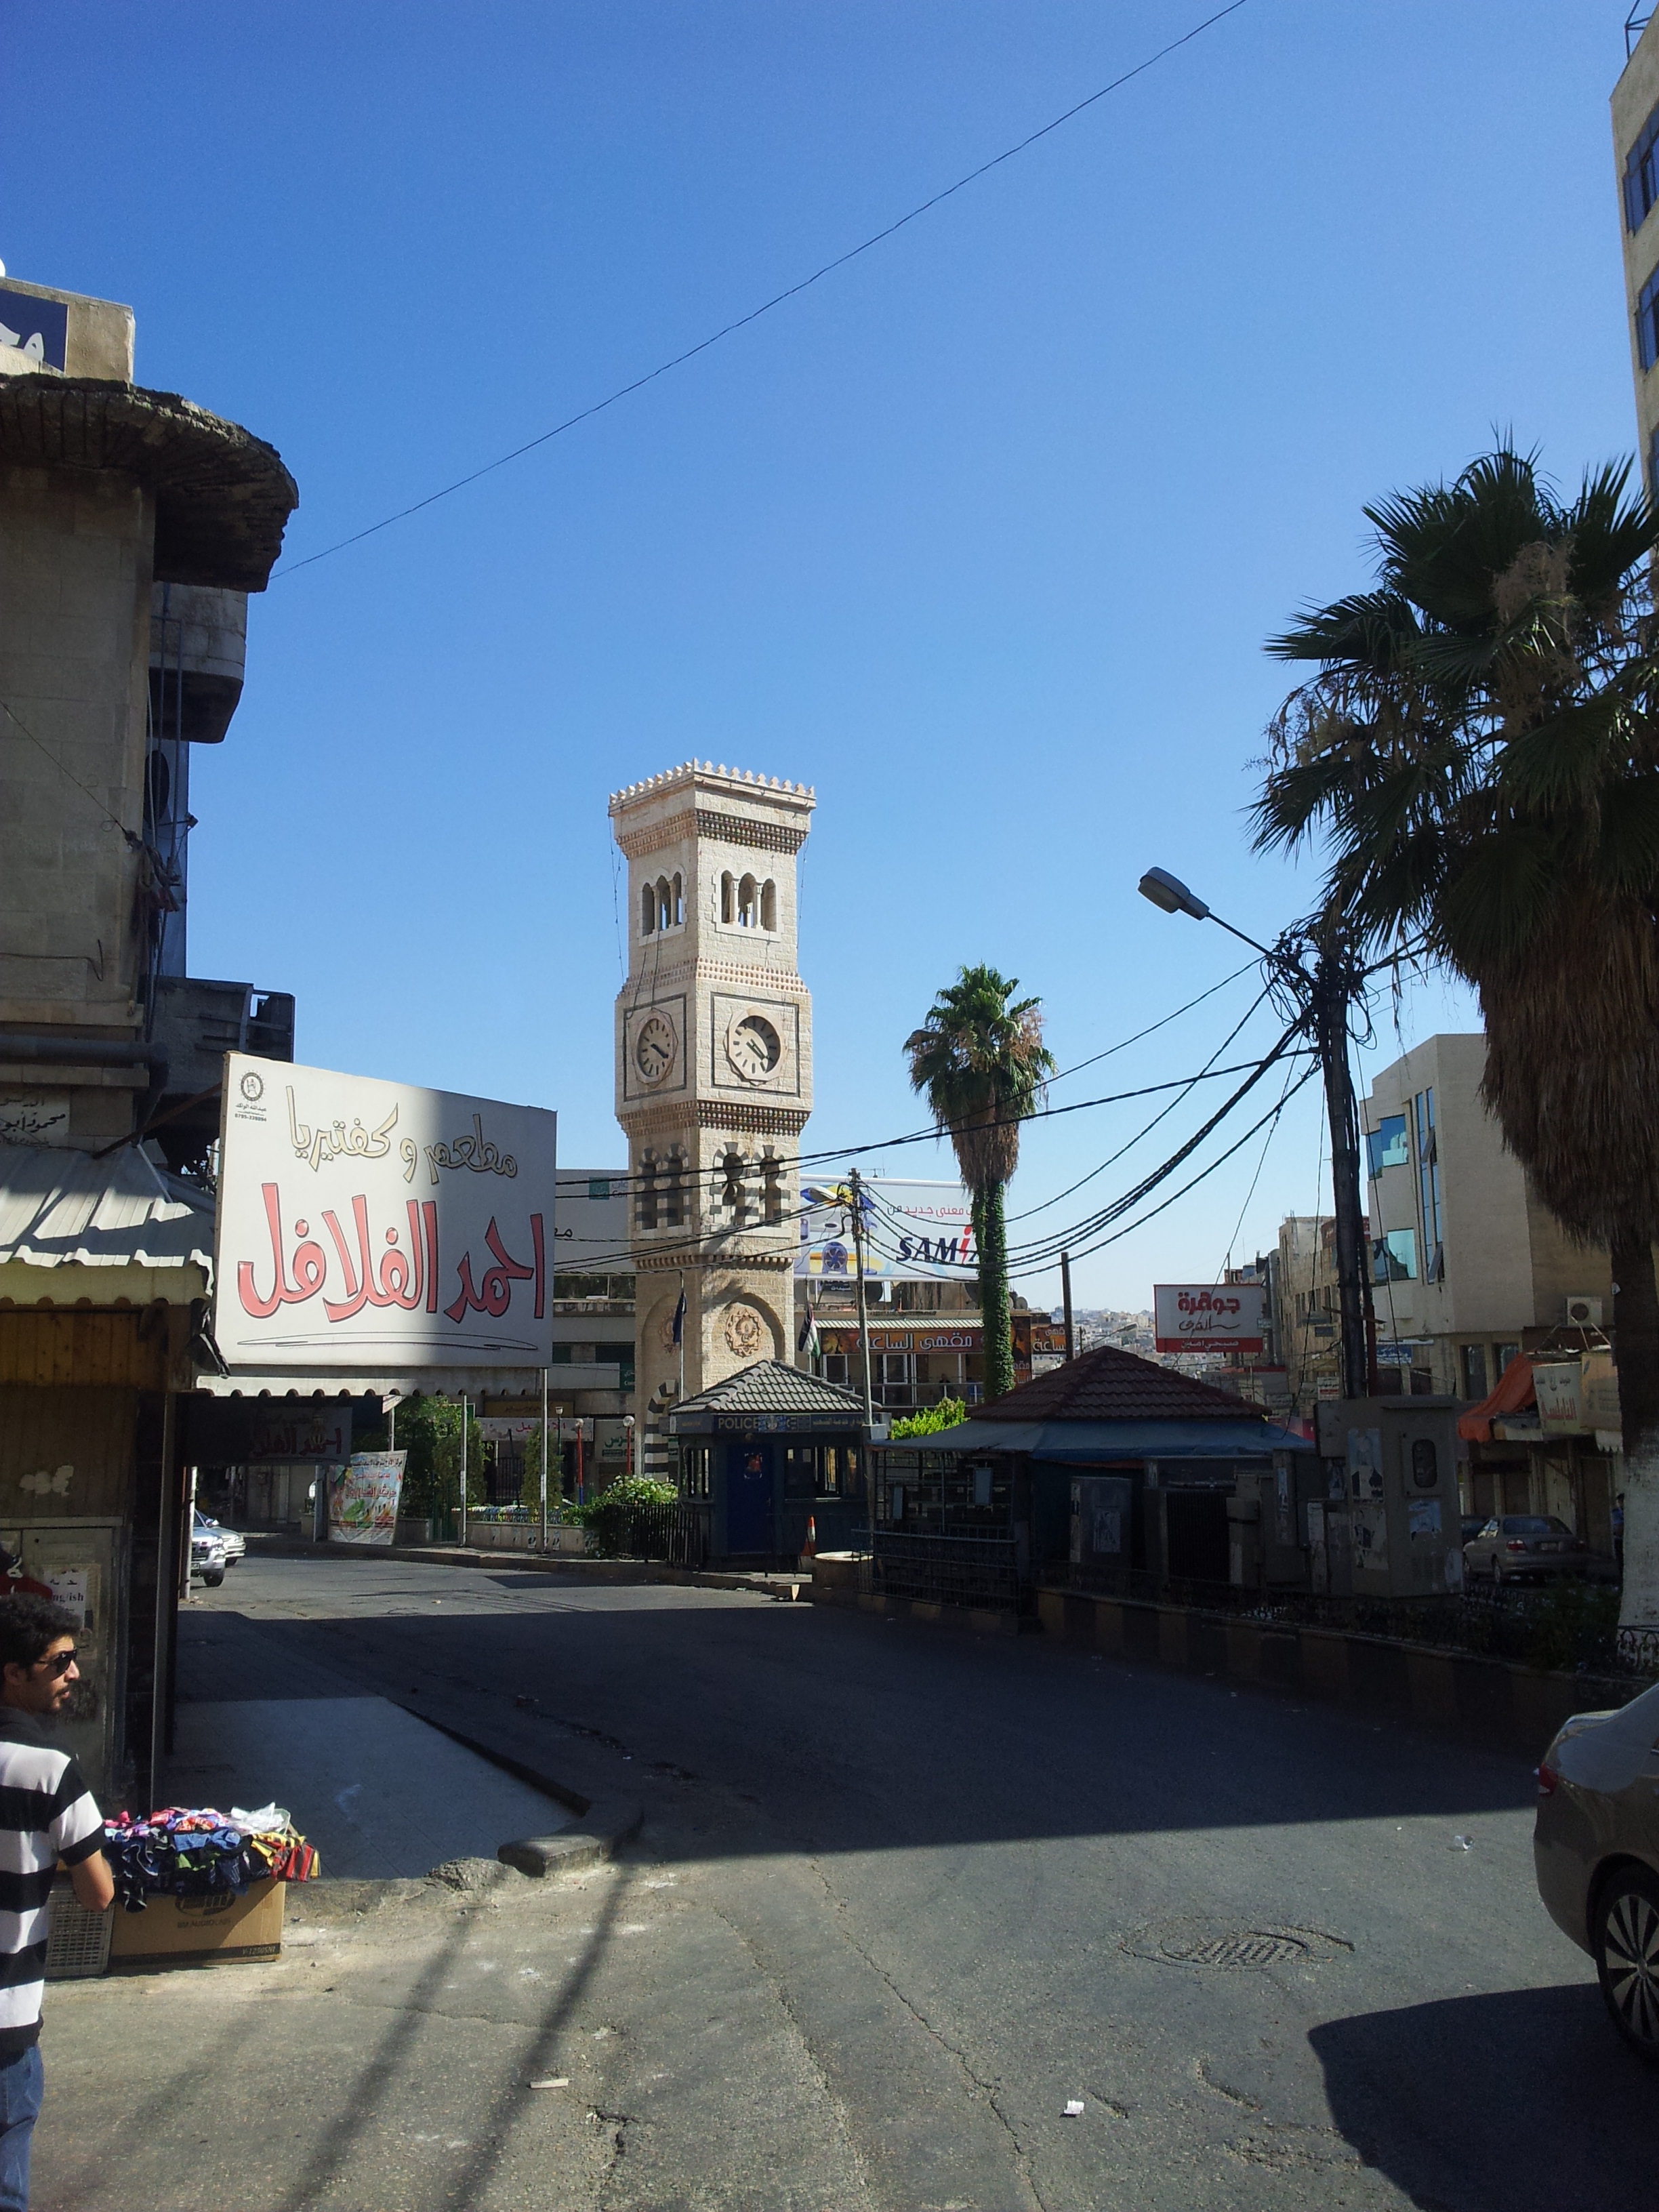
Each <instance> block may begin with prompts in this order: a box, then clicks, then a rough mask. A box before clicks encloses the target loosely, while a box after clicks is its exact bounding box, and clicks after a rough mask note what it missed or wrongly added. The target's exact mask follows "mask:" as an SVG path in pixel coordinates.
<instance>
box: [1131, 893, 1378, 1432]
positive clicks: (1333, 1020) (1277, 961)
mask: <svg viewBox="0 0 1659 2212" xmlns="http://www.w3.org/2000/svg"><path fill="white" fill-rule="evenodd" d="M1139 890H1140V895H1141V896H1142V897H1143V898H1146V899H1150V900H1151V901H1152V904H1153V905H1154V906H1155V907H1158V908H1160V909H1161V910H1162V911H1163V912H1164V913H1165V914H1184V915H1190V916H1191V917H1192V919H1193V920H1194V921H1212V922H1214V923H1215V924H1216V925H1217V926H1218V927H1219V928H1222V929H1225V931H1226V932H1227V933H1228V934H1229V935H1230V936H1232V937H1237V939H1239V940H1240V941H1241V942H1242V943H1243V944H1245V945H1249V947H1250V948H1251V950H1252V951H1255V952H1259V953H1261V956H1262V957H1263V959H1264V960H1266V961H1267V963H1268V964H1269V966H1270V967H1271V969H1273V974H1274V975H1275V976H1276V977H1277V978H1278V979H1279V981H1281V982H1283V983H1285V985H1287V986H1288V987H1289V988H1290V989H1291V991H1292V992H1293V993H1294V994H1295V995H1296V997H1297V1000H1299V1002H1300V1004H1301V1006H1302V1009H1303V1013H1302V1021H1303V1024H1304V1027H1305V1028H1307V1029H1308V1030H1310V1031H1311V1033H1312V1036H1313V1040H1314V1043H1315V1047H1316V1049H1317V1051H1318V1054H1319V1060H1320V1066H1321V1070H1322V1073H1323V1075H1324V1079H1325V1113H1326V1118H1327V1119H1328V1121H1329V1124H1330V1132H1331V1195H1332V1200H1333V1202H1334V1208H1335V1215H1336V1279H1337V1291H1338V1295H1339V1298H1340V1306H1341V1321H1342V1343H1341V1372H1342V1395H1343V1396H1344V1397H1345V1398H1367V1397H1370V1396H1373V1395H1375V1392H1376V1317H1375V1316H1374V1314H1373V1311H1372V1308H1371V1284H1370V1269H1369V1268H1368V1267H1367V1266H1366V1264H1365V1258H1366V1248H1367V1242H1368V1240H1367V1236H1366V1231H1365V1216H1364V1209H1363V1207H1362V1206H1361V1205H1360V1200H1359V1110H1358V1105H1357V1103H1356V1102H1355V1099H1354V1094H1353V1081H1352V1075H1351V1073H1350V1071H1349V1067H1348V1007H1349V1005H1350V1002H1351V1001H1352V999H1353V997H1354V995H1355V994H1356V991H1357V989H1358V986H1359V984H1360V982H1361V981H1362V980H1363V978H1362V974H1361V971H1360V970H1359V969H1357V968H1356V966H1355V964H1354V962H1353V959H1352V956H1351V955H1350V954H1349V953H1348V952H1347V951H1346V948H1344V947H1343V946H1342V945H1340V943H1339V941H1338V940H1337V938H1336V936H1335V933H1334V932H1328V933H1327V934H1326V935H1325V936H1324V937H1323V938H1312V939H1307V938H1302V939H1295V938H1291V937H1289V936H1286V937H1284V938H1281V939H1279V944H1278V945H1276V946H1274V947H1273V948H1271V949H1270V948H1269V947H1268V946H1267V945H1259V944H1257V942H1256V940H1255V938H1253V937H1246V936H1245V934H1244V932H1243V930H1242V929H1235V928H1234V927H1233V925H1232V924H1231V922H1230V921H1223V920H1222V918H1221V916H1220V915H1218V914H1215V913H1212V911H1211V909H1210V908H1209V907H1207V906H1206V904H1205V902H1204V901H1203V900H1202V899H1201V898H1200V897H1199V896H1197V894H1196V893H1195V892H1194V891H1191V890H1188V888H1187V886H1186V884H1183V883H1182V880H1181V878H1180V877H1179V876H1172V875H1171V874H1170V872H1169V870H1168V869H1167V868H1148V869H1147V871H1146V874H1145V875H1144V876H1143V877H1142V878H1141V879H1140V884H1139ZM1310 943H1311V945H1312V946H1313V949H1314V954H1315V957H1314V963H1313V966H1312V968H1311V969H1310V968H1309V967H1308V965H1307V964H1306V962H1305V960H1304V951H1305V950H1306V948H1307V946H1308V945H1309V944H1310Z"/></svg>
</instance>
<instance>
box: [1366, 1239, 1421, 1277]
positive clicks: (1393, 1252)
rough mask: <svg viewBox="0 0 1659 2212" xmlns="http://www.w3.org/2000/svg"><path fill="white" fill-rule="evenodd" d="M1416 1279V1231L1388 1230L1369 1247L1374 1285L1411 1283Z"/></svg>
mask: <svg viewBox="0 0 1659 2212" xmlns="http://www.w3.org/2000/svg"><path fill="white" fill-rule="evenodd" d="M1416 1279H1417V1231H1415V1230H1414V1229H1390V1230H1388V1231H1385V1233H1384V1234H1383V1236H1381V1237H1377V1238H1376V1240H1375V1241H1374V1242H1373V1243H1372V1245H1371V1280H1372V1281H1373V1282H1374V1283H1413V1282H1415V1281H1416Z"/></svg>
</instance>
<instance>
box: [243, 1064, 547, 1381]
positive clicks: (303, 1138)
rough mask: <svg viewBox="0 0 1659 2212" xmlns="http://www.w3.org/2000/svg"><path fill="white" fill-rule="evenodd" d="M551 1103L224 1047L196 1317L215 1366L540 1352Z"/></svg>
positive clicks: (492, 1362)
mask: <svg viewBox="0 0 1659 2212" xmlns="http://www.w3.org/2000/svg"><path fill="white" fill-rule="evenodd" d="M555 1136H556V1116H555V1115H553V1114H551V1113H550V1112H549V1111H547V1110H546V1109H544V1108H541V1107H536V1106H508V1105H504V1104H502V1103H501V1102H500V1101H499V1100H496V1099H489V1098H470V1097H461V1096H459V1095H458V1094H457V1093H455V1092H453V1091H421V1090H417V1089H416V1088H415V1087H414V1086H413V1085H409V1084H400V1083H382V1082H380V1081H378V1080H377V1079H374V1078H373V1077H369V1076H361V1075H340V1074H336V1073H331V1071H330V1070H328V1069H326V1068H318V1067H296V1066H293V1065H291V1064H290V1063H289V1062H288V1061H286V1060H256V1059H254V1058H252V1057H251V1056H250V1055H249V1054H245V1053H228V1054H226V1057H225V1081H224V1094H223V1103H222V1107H221V1109H220V1161H219V1204H218V1221H217V1231H216V1249H215V1268H214V1284H215V1302H214V1317H213V1328H214V1335H215V1338H216V1340H217V1343H218V1346H219V1348H220V1350H221V1351H222V1352H223V1354H224V1356H225V1358H226V1359H227V1360H228V1362H229V1364H230V1365H231V1367H232V1368H233V1369H235V1368H237V1367H247V1366H264V1367H270V1368H279V1369H282V1370H294V1369H301V1370H317V1369H321V1370H330V1369H332V1370H358V1371H360V1372H361V1371H362V1370H365V1369H370V1370H372V1369H374V1368H376V1367H384V1366H385V1365H386V1364H388V1363H392V1362H397V1363H400V1364H408V1365H411V1366H419V1367H462V1366H465V1367H518V1368H523V1367H544V1366H546V1365H547V1364H548V1363H549V1358H550V1352H551V1349H552V1319H551V1316H552V1297H551V1292H552V1284H551V1281H550V1273H551V1269H552V1264H553V1252H554V1243H553V1238H554V1170H555V1151H556V1146H555Z"/></svg>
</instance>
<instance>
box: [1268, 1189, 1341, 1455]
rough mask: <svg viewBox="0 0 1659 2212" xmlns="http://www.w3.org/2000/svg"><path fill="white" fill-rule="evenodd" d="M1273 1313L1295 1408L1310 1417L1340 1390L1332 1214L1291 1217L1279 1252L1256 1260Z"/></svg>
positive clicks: (1288, 1392) (1283, 1227)
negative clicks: (1319, 1404)
mask: <svg viewBox="0 0 1659 2212" xmlns="http://www.w3.org/2000/svg"><path fill="white" fill-rule="evenodd" d="M1256 1266H1257V1268H1258V1269H1259V1270H1260V1271H1261V1273H1262V1275H1263V1276H1264V1277H1265V1279H1266V1280H1267V1286H1268V1291H1269V1296H1270V1302H1271V1304H1272V1309H1273V1348H1274V1351H1275V1352H1276V1353H1277V1355H1278V1364H1279V1365H1281V1366H1282V1367H1283V1368H1284V1370H1285V1396H1286V1398H1287V1399H1288V1401H1289V1402H1290V1405H1291V1407H1292V1408H1293V1409H1294V1410H1295V1411H1296V1412H1297V1413H1300V1414H1302V1415H1304V1416H1310V1415H1311V1414H1312V1413H1313V1409H1314V1407H1315V1405H1316V1402H1317V1401H1318V1400H1319V1399H1321V1398H1334V1397H1336V1396H1337V1395H1339V1394H1340V1388H1341V1385H1340V1377H1339V1360H1338V1357H1337V1351H1338V1344H1339V1340H1340V1313H1339V1309H1340V1299H1339V1297H1338V1295H1337V1281H1336V1222H1335V1219H1334V1217H1333V1216H1332V1215H1330V1214H1328V1213H1291V1214H1287V1215H1286V1216H1285V1219H1284V1220H1283V1221H1282V1222H1281V1223H1280V1224H1279V1243H1278V1245H1277V1248H1276V1249H1275V1250H1274V1251H1273V1253H1272V1254H1271V1255H1267V1256H1265V1257H1264V1258H1262V1259H1260V1260H1258V1261H1256Z"/></svg>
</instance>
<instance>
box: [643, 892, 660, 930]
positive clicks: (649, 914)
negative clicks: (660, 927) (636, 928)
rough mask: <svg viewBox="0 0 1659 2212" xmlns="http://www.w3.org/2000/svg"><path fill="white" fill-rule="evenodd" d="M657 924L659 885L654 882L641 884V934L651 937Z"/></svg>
mask: <svg viewBox="0 0 1659 2212" xmlns="http://www.w3.org/2000/svg"><path fill="white" fill-rule="evenodd" d="M656 926H657V887H656V885H655V884H641V885H640V935H641V937H649V936H650V934H651V933H652V931H653V929H654V928H655V927H656Z"/></svg>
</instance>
